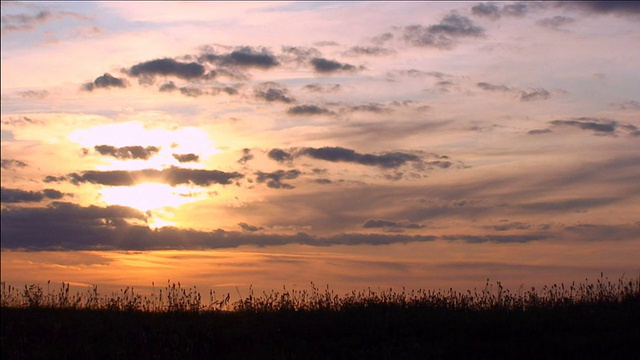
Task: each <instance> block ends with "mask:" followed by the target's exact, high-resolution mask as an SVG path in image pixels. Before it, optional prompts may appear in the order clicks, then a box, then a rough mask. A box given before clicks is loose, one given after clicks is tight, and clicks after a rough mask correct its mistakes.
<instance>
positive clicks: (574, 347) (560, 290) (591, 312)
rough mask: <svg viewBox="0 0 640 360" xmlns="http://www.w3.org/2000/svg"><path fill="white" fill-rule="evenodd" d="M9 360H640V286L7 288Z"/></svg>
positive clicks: (5, 349)
mask: <svg viewBox="0 0 640 360" xmlns="http://www.w3.org/2000/svg"><path fill="white" fill-rule="evenodd" d="M1 298H2V322H1V324H2V338H1V345H2V358H3V359H38V358H42V359H66V358H75V359H93V358H101V359H102V358H104V359H128V358H131V359H201V358H202V359H213V358H222V359H258V358H259V359H407V358H409V359H411V358H420V359H424V358H466V359H499V358H510V359H511V358H519V359H523V358H524V359H540V358H554V359H567V358H571V359H578V358H579V359H638V358H640V345H638V340H639V339H640V325H639V324H640V277H639V278H638V279H632V280H623V279H620V280H618V281H617V282H610V281H609V280H608V279H606V278H604V277H601V278H600V279H598V280H597V281H596V282H595V283H584V284H577V285H576V284H572V285H570V286H566V287H565V286H564V285H560V286H558V285H553V286H545V287H544V288H542V289H539V290H536V289H530V290H528V291H525V292H519V293H518V294H514V293H512V292H509V291H508V290H505V289H503V287H502V286H501V284H500V283H499V282H498V283H496V286H492V285H489V283H487V286H486V288H485V289H483V290H481V291H473V292H472V291H467V292H455V291H453V290H449V291H424V290H418V291H410V292H407V291H404V290H403V291H401V292H395V291H393V290H391V289H389V290H383V291H372V290H366V291H360V292H356V291H354V292H352V293H349V294H345V295H342V296H338V295H336V294H334V292H333V291H331V290H330V289H329V288H328V287H327V288H326V289H323V290H320V289H318V288H316V287H315V286H312V290H311V291H287V290H283V291H282V292H276V291H272V292H271V293H263V294H261V295H259V296H256V295H254V294H251V295H249V296H247V297H246V298H242V299H240V300H238V301H235V302H231V301H229V297H228V296H223V297H222V299H217V298H216V297H215V294H213V293H210V294H209V300H208V301H207V302H205V301H202V297H201V295H200V294H199V293H198V291H197V289H196V288H188V289H185V288H182V287H181V286H180V284H179V283H178V285H176V284H170V283H169V284H168V285H167V287H165V288H164V289H162V290H159V291H158V293H156V292H155V290H154V292H153V293H152V294H151V295H150V296H140V295H138V294H135V293H134V292H133V290H131V289H129V288H127V289H124V290H121V291H120V292H119V293H114V294H112V296H111V297H109V296H103V295H100V294H99V293H98V290H97V288H96V287H94V288H92V289H91V290H90V291H87V292H85V293H77V294H75V295H71V294H70V292H69V285H68V284H62V287H61V289H60V290H58V291H53V292H52V291H49V290H44V289H43V288H42V287H40V286H39V285H31V286H25V288H24V289H16V288H13V287H10V286H6V285H5V284H4V283H3V284H2V296H1Z"/></svg>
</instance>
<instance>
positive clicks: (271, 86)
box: [253, 81, 296, 104]
mask: <svg viewBox="0 0 640 360" xmlns="http://www.w3.org/2000/svg"><path fill="white" fill-rule="evenodd" d="M253 93H254V95H255V97H256V98H258V99H263V100H266V101H268V102H283V103H286V104H289V103H292V102H295V101H296V100H295V99H294V98H293V97H291V96H289V90H288V89H287V87H286V86H284V85H282V84H278V83H275V82H271V81H269V82H264V83H260V84H258V85H256V86H255V87H254V89H253Z"/></svg>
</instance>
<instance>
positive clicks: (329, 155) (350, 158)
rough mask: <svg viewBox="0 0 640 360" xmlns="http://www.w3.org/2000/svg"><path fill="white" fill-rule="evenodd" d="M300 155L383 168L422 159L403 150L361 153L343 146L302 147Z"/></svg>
mask: <svg viewBox="0 0 640 360" xmlns="http://www.w3.org/2000/svg"><path fill="white" fill-rule="evenodd" d="M298 155H306V156H309V157H312V158H314V159H319V160H326V161H331V162H352V163H357V164H361V165H367V166H379V167H382V168H395V167H398V166H402V165H404V164H405V163H407V162H411V161H415V162H420V161H421V159H420V157H419V156H416V155H413V154H407V153H403V152H388V153H384V154H382V155H374V154H360V153H357V152H355V151H354V150H351V149H346V148H342V147H322V148H311V147H309V148H302V149H300V150H299V151H298Z"/></svg>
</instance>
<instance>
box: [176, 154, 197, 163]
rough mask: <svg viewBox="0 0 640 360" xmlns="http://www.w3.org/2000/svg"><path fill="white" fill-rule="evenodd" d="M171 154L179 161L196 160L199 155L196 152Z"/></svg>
mask: <svg viewBox="0 0 640 360" xmlns="http://www.w3.org/2000/svg"><path fill="white" fill-rule="evenodd" d="M172 156H173V158H174V159H176V160H178V162H180V163H186V162H198V161H199V160H200V156H198V155H196V154H172Z"/></svg>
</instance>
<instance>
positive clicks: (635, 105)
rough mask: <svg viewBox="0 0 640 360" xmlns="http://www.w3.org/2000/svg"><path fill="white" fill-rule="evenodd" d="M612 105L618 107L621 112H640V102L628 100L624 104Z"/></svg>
mask: <svg viewBox="0 0 640 360" xmlns="http://www.w3.org/2000/svg"><path fill="white" fill-rule="evenodd" d="M610 105H613V106H616V107H617V108H618V109H620V110H640V101H636V100H626V101H623V102H622V103H611V104H610Z"/></svg>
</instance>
